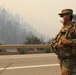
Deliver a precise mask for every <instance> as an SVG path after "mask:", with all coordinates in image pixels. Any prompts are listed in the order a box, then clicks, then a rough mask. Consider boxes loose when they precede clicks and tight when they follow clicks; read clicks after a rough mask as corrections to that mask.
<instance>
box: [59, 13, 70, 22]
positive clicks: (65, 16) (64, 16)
mask: <svg viewBox="0 0 76 75" xmlns="http://www.w3.org/2000/svg"><path fill="white" fill-rule="evenodd" d="M60 17H62V18H63V19H64V22H65V21H69V20H70V15H68V14H63V15H60Z"/></svg>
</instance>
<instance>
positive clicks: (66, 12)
mask: <svg viewBox="0 0 76 75" xmlns="http://www.w3.org/2000/svg"><path fill="white" fill-rule="evenodd" d="M64 14H71V15H73V10H72V9H63V10H62V11H61V13H59V14H58V15H64Z"/></svg>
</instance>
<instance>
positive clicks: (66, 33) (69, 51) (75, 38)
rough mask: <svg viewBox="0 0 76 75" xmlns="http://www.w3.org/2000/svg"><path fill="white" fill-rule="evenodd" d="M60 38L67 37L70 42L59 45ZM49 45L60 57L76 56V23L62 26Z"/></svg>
mask: <svg viewBox="0 0 76 75" xmlns="http://www.w3.org/2000/svg"><path fill="white" fill-rule="evenodd" d="M62 39H68V40H71V42H70V43H69V44H68V45H61V40H62ZM51 46H52V50H53V51H54V52H55V53H56V54H57V55H58V56H60V57H66V56H73V55H75V56H76V25H72V24H70V25H67V26H66V27H64V26H63V27H62V28H61V30H60V32H59V33H58V35H57V36H56V38H55V39H54V42H53V43H52V44H51Z"/></svg>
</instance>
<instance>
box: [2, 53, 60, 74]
mask: <svg viewBox="0 0 76 75" xmlns="http://www.w3.org/2000/svg"><path fill="white" fill-rule="evenodd" d="M0 75H60V66H59V64H58V60H57V56H56V55H55V54H53V53H46V54H25V55H1V56H0Z"/></svg>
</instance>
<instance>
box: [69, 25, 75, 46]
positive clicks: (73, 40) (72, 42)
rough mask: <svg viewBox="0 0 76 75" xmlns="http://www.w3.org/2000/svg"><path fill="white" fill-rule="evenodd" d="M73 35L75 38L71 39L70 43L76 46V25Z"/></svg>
mask: <svg viewBox="0 0 76 75" xmlns="http://www.w3.org/2000/svg"><path fill="white" fill-rule="evenodd" d="M72 37H73V39H71V40H70V44H71V45H75V46H76V25H75V26H74V28H73V33H72Z"/></svg>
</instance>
